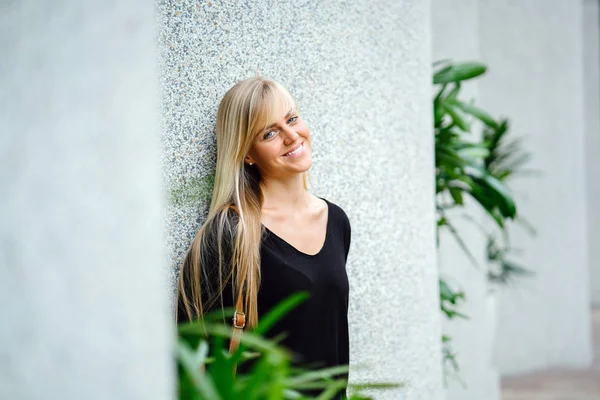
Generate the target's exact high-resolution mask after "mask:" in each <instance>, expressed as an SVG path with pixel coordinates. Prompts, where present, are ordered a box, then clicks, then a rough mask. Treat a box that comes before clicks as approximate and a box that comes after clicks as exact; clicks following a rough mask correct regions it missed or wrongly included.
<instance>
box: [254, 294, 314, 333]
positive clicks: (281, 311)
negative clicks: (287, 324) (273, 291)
mask: <svg viewBox="0 0 600 400" xmlns="http://www.w3.org/2000/svg"><path fill="white" fill-rule="evenodd" d="M308 297H309V294H308V292H298V293H295V294H293V295H291V296H289V297H288V298H286V299H285V300H284V301H282V302H280V303H279V304H277V306H276V307H274V308H273V309H272V310H270V311H269V312H268V313H267V314H266V315H265V316H263V317H261V319H260V322H259V323H258V326H257V327H256V329H254V332H255V333H256V334H259V335H263V334H265V333H266V332H267V331H268V330H269V329H271V327H273V325H275V323H276V322H277V321H279V320H280V319H281V318H282V317H283V316H284V315H285V314H287V313H288V312H289V311H290V310H292V309H293V308H294V307H296V306H298V304H300V303H302V302H303V301H305V300H306V299H308Z"/></svg>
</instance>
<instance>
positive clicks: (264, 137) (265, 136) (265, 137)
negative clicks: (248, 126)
mask: <svg viewBox="0 0 600 400" xmlns="http://www.w3.org/2000/svg"><path fill="white" fill-rule="evenodd" d="M273 132H275V131H269V132H267V133H265V135H264V136H263V139H270V138H271V137H272V136H270V137H267V135H268V134H269V133H273Z"/></svg>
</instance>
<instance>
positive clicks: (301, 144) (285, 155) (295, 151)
mask: <svg viewBox="0 0 600 400" xmlns="http://www.w3.org/2000/svg"><path fill="white" fill-rule="evenodd" d="M303 148H304V142H302V143H300V145H299V146H298V147H296V148H295V149H294V150H292V151H290V152H289V153H285V154H284V155H283V156H284V157H289V156H293V155H294V154H296V153H298V152H300V151H302V149H303Z"/></svg>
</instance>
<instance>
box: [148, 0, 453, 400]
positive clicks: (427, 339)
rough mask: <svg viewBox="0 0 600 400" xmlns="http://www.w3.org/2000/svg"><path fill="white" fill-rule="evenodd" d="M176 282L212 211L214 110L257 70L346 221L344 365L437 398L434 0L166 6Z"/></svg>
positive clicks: (411, 393)
mask: <svg viewBox="0 0 600 400" xmlns="http://www.w3.org/2000/svg"><path fill="white" fill-rule="evenodd" d="M159 9H160V12H159V14H160V19H161V21H160V26H161V31H160V46H161V58H162V66H161V75H162V83H163V100H164V101H163V106H164V111H163V117H164V127H165V133H164V143H165V154H164V170H165V176H166V181H167V183H168V186H169V188H170V190H171V205H170V207H169V209H168V218H167V224H168V232H169V238H168V245H169V249H170V252H171V253H170V256H171V262H172V267H173V275H172V279H173V280H174V279H175V277H176V275H177V269H178V266H179V263H180V261H181V259H182V255H183V253H184V251H185V249H186V247H187V246H188V245H189V241H190V240H191V238H192V237H193V235H194V233H195V231H196V230H197V229H198V227H199V224H200V223H201V222H202V221H203V218H204V215H205V213H206V210H207V205H208V198H209V196H210V190H211V176H212V174H213V172H214V157H215V148H214V144H215V140H214V134H213V127H214V123H215V115H216V110H217V106H218V102H219V100H220V99H221V97H222V96H223V94H224V93H225V92H226V90H227V89H228V88H230V87H231V86H232V85H233V84H234V83H235V82H237V81H238V80H241V79H244V78H246V77H249V76H251V75H254V74H255V72H256V71H260V72H261V73H262V74H263V75H265V76H267V77H271V78H274V79H276V80H278V81H280V82H281V83H283V84H284V85H285V86H286V87H288V89H289V90H290V91H291V93H292V94H293V95H294V96H295V97H296V99H297V100H298V102H299V104H300V110H301V113H302V114H303V116H304V118H305V119H306V120H307V121H308V124H309V126H310V128H311V131H312V134H313V138H314V146H313V147H314V164H313V168H312V169H311V175H312V182H313V186H312V187H311V190H312V191H313V192H314V193H316V194H318V195H320V196H322V197H325V198H327V199H329V200H330V201H333V202H334V203H337V204H338V205H340V206H341V207H342V208H343V209H344V210H345V211H346V212H347V214H348V215H349V217H350V220H351V223H352V247H351V250H350V255H349V260H348V266H347V268H348V273H349V276H350V281H351V306H350V308H351V309H350V321H351V326H350V335H351V337H350V339H351V363H352V364H353V365H357V364H366V366H367V369H365V370H362V371H360V372H358V371H357V372H353V373H351V377H350V379H351V380H352V381H354V382H357V381H365V380H369V381H381V380H384V381H401V382H404V383H405V385H406V386H405V388H404V389H402V390H399V391H396V392H390V393H388V394H387V395H381V396H378V397H377V398H378V399H379V398H380V399H394V400H397V399H398V398H406V399H411V400H412V399H423V400H432V399H441V398H442V397H443V391H442V387H441V386H442V384H441V360H440V334H441V332H440V313H439V304H438V290H437V267H436V256H435V255H436V252H435V239H434V232H435V220H434V205H433V195H434V182H433V137H432V134H431V125H432V124H431V54H430V53H431V50H430V4H429V2H428V1H420V0H403V1H391V0H390V1H384V2H378V3H373V2H370V1H366V0H354V1H334V2H322V1H316V0H315V1H312V0H311V1H301V2H297V1H296V2H291V1H283V2H281V1H278V2H275V1H267V2H264V1H261V2H259V1H243V2H202V3H199V2H195V1H181V2H174V1H169V2H161V3H160V4H159Z"/></svg>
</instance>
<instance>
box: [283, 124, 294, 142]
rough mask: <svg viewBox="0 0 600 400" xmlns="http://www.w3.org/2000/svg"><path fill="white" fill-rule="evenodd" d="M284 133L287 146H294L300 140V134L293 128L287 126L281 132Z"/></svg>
mask: <svg viewBox="0 0 600 400" xmlns="http://www.w3.org/2000/svg"><path fill="white" fill-rule="evenodd" d="M281 133H283V138H284V143H285V144H286V145H289V144H292V143H294V142H295V141H297V140H298V133H297V132H296V131H295V130H294V129H293V128H292V127H291V126H286V127H284V128H283V129H282V130H281Z"/></svg>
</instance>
